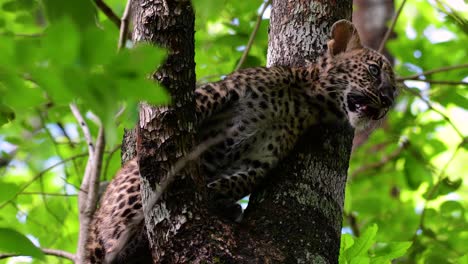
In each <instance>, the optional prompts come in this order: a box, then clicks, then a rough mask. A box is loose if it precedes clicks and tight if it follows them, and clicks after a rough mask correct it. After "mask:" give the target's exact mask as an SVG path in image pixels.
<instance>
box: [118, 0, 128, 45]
mask: <svg viewBox="0 0 468 264" xmlns="http://www.w3.org/2000/svg"><path fill="white" fill-rule="evenodd" d="M131 8H132V0H127V5H126V6H125V11H124V13H123V15H122V19H121V20H120V35H119V44H118V47H117V50H119V51H120V50H121V49H122V48H123V47H125V41H127V35H128V24H129V23H130V11H131Z"/></svg>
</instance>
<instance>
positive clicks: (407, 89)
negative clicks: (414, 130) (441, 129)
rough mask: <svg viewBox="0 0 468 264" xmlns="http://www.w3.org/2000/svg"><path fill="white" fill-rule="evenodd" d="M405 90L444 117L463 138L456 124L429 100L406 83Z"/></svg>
mask: <svg viewBox="0 0 468 264" xmlns="http://www.w3.org/2000/svg"><path fill="white" fill-rule="evenodd" d="M404 88H405V90H406V91H408V92H410V93H412V94H413V95H415V96H417V97H419V99H420V100H422V101H423V102H424V103H425V104H426V105H427V107H429V109H431V110H432V111H434V112H436V113H438V114H439V115H440V116H442V118H443V119H445V121H447V122H448V123H449V124H450V126H451V127H452V128H453V130H455V132H456V133H457V134H458V135H459V136H460V138H464V137H465V136H464V135H463V133H462V132H461V131H460V130H459V129H458V128H457V126H455V124H454V123H453V122H452V120H450V118H449V117H448V116H447V115H446V114H444V113H442V112H441V111H439V110H437V109H436V108H435V107H434V106H433V105H432V104H431V102H429V101H428V100H427V99H426V98H424V96H422V95H421V94H420V93H418V92H416V91H414V90H412V89H409V88H408V87H407V86H406V85H405V86H404Z"/></svg>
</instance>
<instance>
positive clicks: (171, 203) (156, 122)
mask: <svg viewBox="0 0 468 264" xmlns="http://www.w3.org/2000/svg"><path fill="white" fill-rule="evenodd" d="M133 10H134V25H135V26H134V33H133V39H134V40H135V41H149V42H151V43H155V44H157V45H160V46H163V47H165V48H168V50H169V56H168V58H167V60H166V62H165V64H164V65H163V66H162V67H161V68H160V69H158V71H157V72H156V73H155V74H154V77H155V79H156V80H158V81H159V82H160V83H162V84H163V85H164V86H165V87H166V88H167V90H168V91H169V92H170V94H171V96H172V104H171V105H170V106H168V107H158V108H155V107H151V106H148V105H142V107H141V109H140V121H139V124H138V131H137V137H136V138H137V153H138V157H139V165H140V173H141V176H142V199H143V208H144V209H145V207H146V206H147V202H148V200H149V197H151V196H152V195H153V192H154V191H155V190H154V189H155V188H153V187H152V186H155V185H156V184H159V183H161V182H162V181H163V180H164V178H165V177H166V176H167V175H168V172H169V170H170V168H171V166H173V165H174V163H175V161H176V160H178V159H179V158H181V157H183V156H184V155H185V154H187V153H188V152H189V151H190V150H191V149H192V147H193V145H194V132H195V131H194V128H193V118H194V117H193V113H194V111H193V110H194V105H193V96H192V94H193V90H194V86H195V73H194V67H195V64H194V61H193V58H194V46H193V45H194V38H193V37H194V36H193V35H194V24H193V22H194V16H193V11H192V8H191V5H190V1H184V0H181V1H176V0H139V1H136V2H135V3H134V6H133ZM156 191H157V188H156ZM204 192H205V184H204V180H203V177H201V175H200V174H199V172H198V170H197V166H191V167H190V168H187V169H186V170H184V171H183V172H182V173H180V174H178V175H176V177H175V178H174V181H173V183H172V184H171V185H170V187H169V188H168V189H167V190H166V191H165V192H164V195H163V196H162V197H161V199H160V200H159V201H158V203H157V204H156V205H155V206H154V208H152V210H149V213H148V214H146V215H145V225H146V229H147V230H148V232H147V235H148V238H149V242H150V247H151V252H152V255H153V261H154V263H251V261H254V260H255V259H261V260H258V262H259V263H264V262H265V261H266V262H268V261H269V260H270V259H272V258H274V257H272V256H275V254H276V253H275V250H274V249H273V248H272V247H271V246H270V245H269V244H268V242H263V241H259V240H255V239H254V238H252V237H251V236H250V234H248V232H246V231H245V230H242V229H241V228H239V226H238V224H235V223H230V222H228V223H226V222H224V221H223V220H221V219H219V218H218V217H217V216H213V215H210V214H208V213H207V210H206V208H207V206H206V204H205V203H206V200H205V193H204ZM276 259H277V260H278V259H280V258H279V257H278V258H276Z"/></svg>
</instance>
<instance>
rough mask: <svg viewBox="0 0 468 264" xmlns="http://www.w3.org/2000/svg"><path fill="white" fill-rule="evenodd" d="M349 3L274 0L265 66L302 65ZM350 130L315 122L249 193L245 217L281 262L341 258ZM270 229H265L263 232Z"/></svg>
mask: <svg viewBox="0 0 468 264" xmlns="http://www.w3.org/2000/svg"><path fill="white" fill-rule="evenodd" d="M351 8H352V1H281V0H276V1H273V7H272V13H271V21H270V34H269V36H270V40H269V49H268V64H269V66H271V65H287V66H300V65H304V64H305V63H306V62H305V59H309V60H311V61H314V60H315V59H316V58H317V56H318V55H319V54H321V53H322V52H323V48H324V47H325V45H326V41H327V39H328V36H329V29H330V28H331V25H332V24H333V23H334V22H335V21H336V20H338V19H343V18H345V19H350V18H351V10H352V9H351ZM352 139H353V130H352V129H351V127H350V126H348V125H342V126H338V127H337V126H320V127H313V128H311V129H310V131H308V132H307V133H306V134H305V135H304V136H303V137H302V139H301V140H300V141H299V143H298V144H297V146H298V147H296V149H295V150H294V152H293V153H292V154H291V155H290V156H289V157H288V158H287V159H286V160H284V161H283V162H282V163H281V164H280V166H279V167H278V168H277V169H275V170H274V172H272V173H271V174H272V175H269V179H271V181H269V182H268V183H266V184H265V187H264V189H263V190H262V191H260V192H255V193H253V194H252V196H251V198H250V204H249V207H248V209H247V212H246V215H245V222H246V224H248V225H249V226H250V227H251V228H252V230H253V232H254V233H255V234H258V235H259V236H262V234H263V236H262V237H263V238H264V239H267V240H271V241H272V243H273V244H275V245H277V246H278V247H279V249H280V250H281V251H282V252H284V253H285V261H284V263H337V262H338V254H339V246H340V235H341V222H342V212H343V204H344V190H345V184H346V175H347V169H348V162H349V157H350V152H351V146H352ZM266 230H268V231H266Z"/></svg>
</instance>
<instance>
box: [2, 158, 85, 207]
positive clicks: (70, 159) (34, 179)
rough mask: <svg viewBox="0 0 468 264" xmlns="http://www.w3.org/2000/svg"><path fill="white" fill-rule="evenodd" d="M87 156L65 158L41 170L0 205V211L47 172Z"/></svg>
mask: <svg viewBox="0 0 468 264" xmlns="http://www.w3.org/2000/svg"><path fill="white" fill-rule="evenodd" d="M87 155H88V154H87V153H84V154H78V155H75V156H72V157H70V158H67V159H63V160H61V161H59V162H57V163H55V164H53V165H51V166H50V167H48V168H46V169H44V170H42V171H41V172H39V173H38V174H37V175H36V176H35V177H34V178H33V179H32V180H31V181H29V182H28V183H26V184H25V185H23V187H21V188H20V190H19V191H18V192H17V193H16V194H15V195H14V196H13V197H12V198H10V199H9V200H7V201H5V202H3V203H2V204H1V205H0V209H1V208H3V207H4V206H5V205H7V204H8V203H10V202H11V201H13V200H14V199H16V197H18V195H20V194H21V193H23V191H24V190H25V189H26V188H28V187H29V185H31V184H32V183H33V182H34V181H36V180H37V179H39V178H40V177H42V176H43V175H44V174H45V173H46V172H48V171H49V170H51V169H53V168H55V167H57V166H59V165H61V164H64V163H66V162H69V161H72V160H74V159H76V158H80V157H86V156H87Z"/></svg>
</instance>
